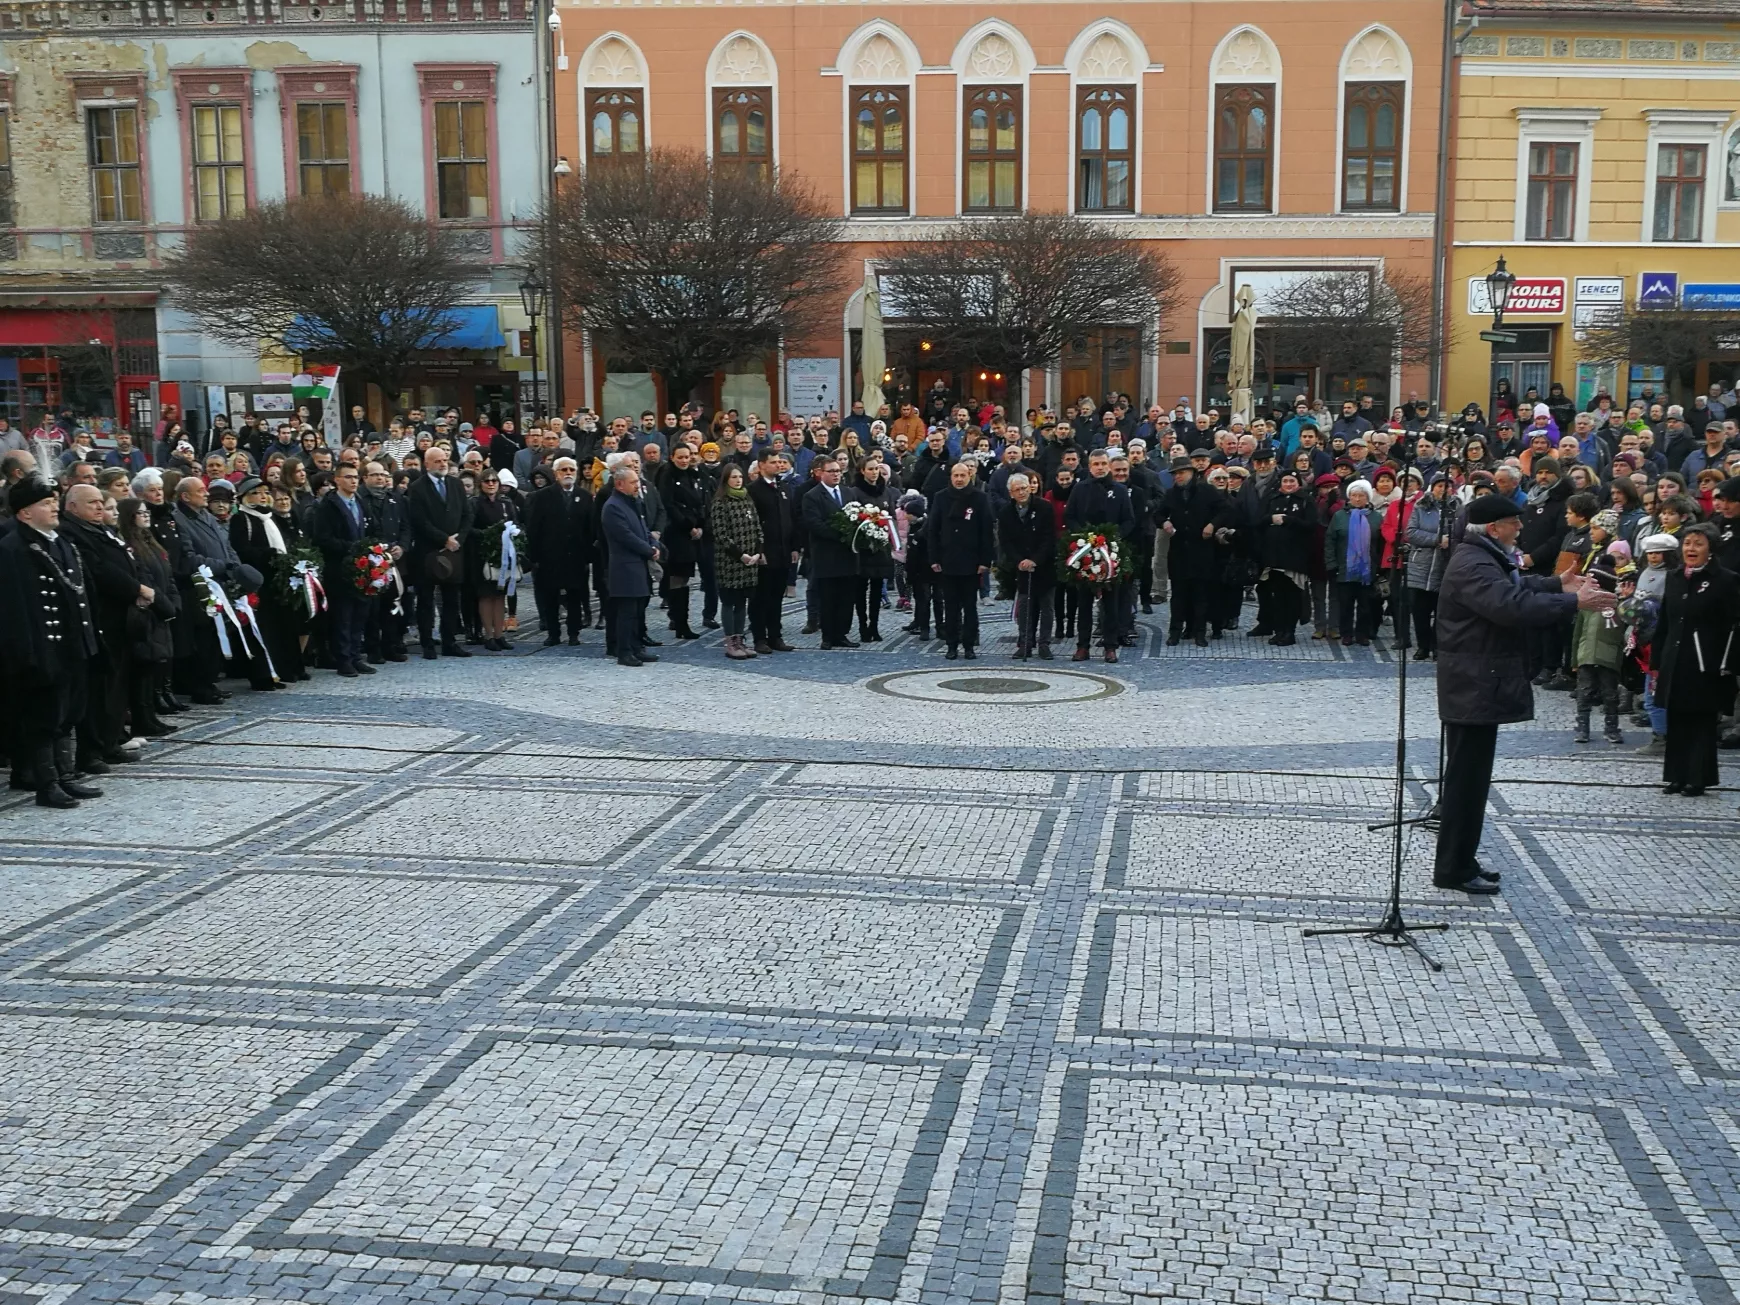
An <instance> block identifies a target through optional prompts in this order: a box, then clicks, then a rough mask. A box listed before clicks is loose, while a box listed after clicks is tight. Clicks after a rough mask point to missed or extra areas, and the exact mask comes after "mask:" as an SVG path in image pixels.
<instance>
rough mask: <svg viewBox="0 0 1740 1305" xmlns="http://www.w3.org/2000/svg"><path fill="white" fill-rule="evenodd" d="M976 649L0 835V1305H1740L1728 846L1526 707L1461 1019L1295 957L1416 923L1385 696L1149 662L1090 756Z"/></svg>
mask: <svg viewBox="0 0 1740 1305" xmlns="http://www.w3.org/2000/svg"><path fill="white" fill-rule="evenodd" d="M1161 610H1162V613H1163V611H1164V609H1161ZM985 612H986V619H985V629H986V642H985V652H986V655H985V656H984V657H982V658H981V660H980V661H979V662H978V663H976V664H975V665H974V666H973V667H971V668H969V669H967V670H959V671H957V670H956V669H955V667H954V665H953V664H947V665H946V666H945V664H944V663H943V662H942V661H941V660H940V656H939V654H940V649H939V648H938V646H937V645H934V644H930V645H919V644H916V643H914V642H913V641H912V640H911V639H909V638H907V637H905V636H901V637H897V638H895V639H891V640H889V641H888V642H887V643H885V644H883V645H880V646H876V647H874V648H869V649H866V650H864V651H862V652H858V653H825V654H824V653H820V652H817V651H814V650H813V646H814V640H813V639H801V638H800V639H796V640H795V641H796V642H798V643H799V644H800V645H802V646H803V649H804V651H801V652H800V653H798V654H795V655H793V656H789V657H779V658H761V659H758V660H756V661H754V662H748V663H741V664H739V663H730V662H727V661H725V660H724V659H723V658H722V656H721V654H720V650H719V638H718V635H717V634H716V633H714V634H711V635H709V637H708V638H707V639H705V640H703V641H702V642H701V643H700V644H698V645H692V646H689V647H683V648H667V649H665V650H664V651H665V652H666V653H667V654H668V655H667V657H666V659H665V661H664V662H663V663H661V664H660V665H659V666H657V667H649V668H647V669H645V670H642V671H639V672H627V671H622V670H620V669H619V668H617V667H615V666H614V665H613V664H608V663H605V662H604V661H602V660H601V659H600V658H599V657H598V655H597V636H596V633H595V632H588V635H587V640H586V642H587V645H588V646H586V647H583V648H581V649H578V650H575V649H569V648H565V647H564V648H559V649H554V650H548V651H546V650H542V649H540V648H538V646H537V645H538V641H539V636H538V634H537V632H536V630H535V628H534V627H533V625H532V623H531V622H529V621H528V623H527V627H528V628H527V630H526V631H525V632H524V633H522V635H521V637H520V641H519V642H518V644H517V645H516V649H515V652H514V654H513V655H511V656H500V657H494V658H488V659H485V658H474V659H472V660H470V661H467V662H463V663H455V662H450V661H446V660H443V661H441V662H438V663H435V664H433V665H428V666H425V665H422V664H418V666H417V667H416V668H415V670H414V673H407V669H406V668H397V667H388V668H385V670H386V673H384V674H382V675H380V676H377V677H375V678H374V679H372V680H369V681H362V682H358V681H339V680H336V679H334V678H333V677H331V676H330V675H326V674H322V675H319V676H317V678H316V680H315V681H314V683H313V684H311V685H307V686H303V687H300V688H298V689H297V690H296V691H294V692H291V693H285V694H278V695H271V696H269V697H265V698H260V697H253V696H249V695H246V694H243V695H240V696H238V698H237V699H236V700H235V701H234V702H232V703H231V704H228V706H226V707H224V708H217V709H210V710H205V711H202V712H199V713H196V714H195V715H193V716H190V717H186V718H184V719H185V720H187V721H188V722H189V728H188V729H187V730H185V731H184V732H183V733H182V734H179V735H177V736H175V738H174V739H173V740H172V741H170V742H169V743H168V744H166V745H160V746H154V747H152V748H151V749H150V751H149V753H148V756H147V759H146V761H144V762H143V763H142V764H139V765H137V766H133V767H130V768H128V769H127V770H126V771H125V772H123V773H121V774H118V775H115V776H112V777H110V778H109V779H108V780H107V781H106V782H107V783H108V785H109V787H110V790H111V795H110V796H109V797H107V798H105V799H103V801H102V802H100V803H98V804H95V805H92V806H89V807H87V808H85V809H84V810H81V811H79V812H74V813H69V814H66V815H62V814H50V813H43V812H39V811H38V810H37V809H36V808H34V807H33V806H27V805H25V804H23V803H21V802H19V801H18V800H17V799H16V798H15V797H9V798H7V799H6V800H5V801H3V802H0V1006H3V1007H4V1011H3V1013H0V1305H18V1303H19V1302H35V1303H38V1305H43V1303H46V1305H63V1303H67V1302H71V1303H74V1305H87V1303H88V1305H96V1303H98V1302H122V1301H125V1302H147V1303H149V1305H215V1303H217V1302H223V1303H225V1305H266V1303H267V1302H297V1303H299V1305H329V1303H331V1305H337V1303H339V1302H345V1303H347V1305H348V1303H350V1302H381V1303H383V1305H387V1303H392V1305H397V1303H399V1302H429V1303H430V1305H517V1303H518V1302H526V1301H533V1300H567V1301H598V1302H642V1303H645V1305H667V1303H668V1305H676V1303H677V1302H698V1301H703V1300H705V1301H718V1300H734V1301H735V1300H741V1301H757V1302H792V1303H794V1305H795V1303H798V1302H804V1303H809V1302H814V1303H816V1305H822V1303H834V1302H838V1303H840V1305H844V1303H845V1302H862V1301H901V1302H911V1303H914V1305H918V1303H923V1305H957V1303H964V1302H993V1301H997V1302H1011V1303H1012V1302H1026V1301H1032V1302H1057V1303H1058V1305H1063V1303H1064V1302H1070V1303H1085V1302H1107V1303H1112V1305H1125V1303H1129V1305H1134V1303H1136V1302H1151V1301H1157V1300H1197V1301H1209V1302H1226V1303H1228V1305H1234V1303H1238V1302H1262V1303H1264V1305H1267V1303H1270V1302H1273V1303H1275V1305H1282V1303H1286V1305H1292V1303H1293V1302H1302V1301H1313V1302H1315V1301H1341V1300H1345V1301H1355V1302H1367V1301H1369V1302H1415V1301H1455V1302H1494V1303H1496V1305H1508V1303H1510V1302H1517V1303H1518V1305H1546V1303H1548V1302H1595V1301H1608V1302H1615V1303H1616V1305H1734V1302H1735V1301H1736V1300H1737V1299H1740V1249H1737V1248H1740V1038H1737V1037H1736V1034H1735V1032H1734V1030H1735V1029H1737V1028H1740V981H1737V980H1736V977H1735V976H1736V975H1737V974H1740V964H1737V963H1740V821H1737V820H1736V818H1735V813H1734V808H1733V800H1734V795H1733V792H1732V791H1731V790H1730V791H1725V792H1724V793H1722V794H1721V795H1719V796H1714V797H1710V798H1707V799H1704V800H1702V801H1698V802H1689V801H1683V800H1671V799H1663V798H1661V797H1660V796H1659V795H1658V794H1656V793H1655V792H1654V791H1653V789H1652V788H1651V787H1650V785H1651V781H1652V780H1653V779H1654V774H1655V772H1654V768H1653V767H1652V766H1651V765H1650V764H1649V762H1648V761H1646V760H1642V759H1638V758H1636V757H1635V756H1633V755H1632V754H1631V753H1630V752H1629V750H1623V749H1613V748H1609V747H1607V746H1606V745H1604V744H1600V745H1590V746H1587V747H1581V748H1576V747H1573V746H1572V745H1571V744H1570V743H1569V723H1570V705H1569V702H1568V700H1567V699H1566V698H1565V697H1564V696H1563V695H1555V696H1554V697H1553V698H1551V699H1543V700H1542V702H1541V711H1540V717H1541V718H1540V720H1539V721H1537V722H1535V723H1534V724H1533V725H1529V726H1519V727H1513V728H1509V729H1507V730H1506V731H1505V732H1504V735H1503V737H1502V741H1501V755H1500V760H1499V766H1498V774H1499V777H1500V782H1499V784H1498V786H1497V788H1496V789H1495V792H1494V798H1493V805H1492V811H1491V819H1490V824H1489V830H1488V836H1487V841H1486V845H1485V857H1486V859H1487V861H1488V863H1489V864H1491V865H1493V866H1496V867H1498V868H1500V869H1502V870H1503V872H1504V875H1505V892H1504V894H1503V896H1502V897H1499V898H1496V899H1487V900H1483V901H1478V902H1470V901H1466V900H1464V899H1462V898H1460V897H1453V896H1452V895H1450V894H1444V893H1440V892H1438V891H1436V890H1434V889H1433V888H1432V887H1431V886H1430V882H1429V875H1428V870H1427V865H1428V859H1429V851H1430V848H1429V843H1428V841H1427V838H1426V836H1425V835H1423V834H1420V833H1418V832H1416V833H1413V834H1412V835H1410V838H1409V842H1408V846H1407V855H1406V857H1405V862H1404V871H1405V885H1404V887H1405V899H1406V901H1407V904H1408V906H1407V909H1408V911H1409V914H1410V916H1411V917H1413V918H1416V919H1418V920H1420V921H1422V922H1426V921H1436V922H1448V923H1450V924H1452V926H1453V927H1452V929H1451V930H1450V931H1449V932H1448V933H1444V934H1430V935H1425V936H1424V940H1425V945H1426V946H1427V947H1428V948H1429V949H1430V950H1431V951H1432V952H1433V954H1434V955H1436V956H1437V957H1439V958H1440V959H1441V960H1442V961H1443V962H1444V964H1445V970H1444V972H1443V973H1442V974H1436V975H1435V974H1433V973H1431V972H1430V971H1428V970H1427V969H1426V968H1425V967H1424V966H1422V965H1420V964H1419V963H1418V961H1416V960H1415V959H1414V958H1413V957H1412V956H1411V955H1409V954H1407V953H1405V952H1400V951H1392V950H1388V949H1383V948H1379V947H1377V946H1374V945H1372V944H1371V943H1369V942H1366V941H1363V940H1359V939H1345V938H1313V939H1306V938H1304V937H1303V936H1302V934H1301V930H1302V929H1303V928H1305V927H1308V926H1311V925H1314V924H1321V925H1337V924H1358V923H1362V922H1368V921H1372V920H1374V919H1375V918H1376V916H1377V914H1378V911H1379V909H1380V906H1381V900H1382V898H1383V896H1384V893H1385V891H1386V888H1387V875H1388V870H1389V855H1388V842H1387V839H1386V837H1385V836H1384V835H1381V834H1375V835H1374V834H1371V833H1369V832H1368V831H1367V830H1366V825H1368V824H1370V823H1375V822H1377V821H1379V820H1382V819H1384V818H1385V817H1386V815H1387V813H1388V812H1389V811H1390V809H1391V807H1392V804H1393V802H1394V790H1393V787H1392V785H1391V783H1390V782H1389V779H1388V776H1389V773H1390V772H1389V769H1388V768H1389V765H1390V762H1391V758H1392V755H1393V743H1392V741H1391V739H1390V737H1389V729H1390V726H1389V722H1390V720H1391V719H1392V703H1393V700H1394V699H1393V692H1394V687H1393V686H1394V674H1395V663H1394V661H1393V659H1392V658H1391V655H1390V654H1389V653H1388V652H1386V651H1385V650H1383V649H1382V648H1378V649H1376V650H1367V649H1359V650H1344V649H1341V648H1339V647H1334V648H1330V647H1325V646H1323V645H1322V644H1308V645H1300V646H1298V647H1296V648H1291V649H1284V650H1272V649H1269V648H1267V646H1266V645H1262V644H1256V643H1253V642H1252V641H1250V640H1248V639H1245V638H1243V637H1239V636H1234V637H1231V638H1229V639H1226V640H1222V641H1220V642H1218V643H1216V644H1214V645H1213V646H1212V647H1210V648H1209V649H1194V648H1182V647H1181V648H1178V649H1165V648H1164V647H1162V646H1161V645H1160V643H1159V641H1158V640H1156V639H1154V638H1153V637H1152V634H1153V630H1152V628H1151V627H1150V626H1148V624H1147V623H1145V624H1144V641H1143V645H1142V647H1141V648H1139V649H1137V650H1132V651H1131V652H1130V653H1129V654H1127V655H1126V656H1125V657H1124V659H1123V660H1122V661H1120V663H1119V664H1118V665H1117V666H1115V667H1108V666H1104V665H1103V664H1101V663H1098V662H1095V663H1093V664H1091V665H1090V666H1087V667H1081V668H1079V669H1080V670H1085V671H1089V672H1091V673H1092V674H1094V675H1109V677H1110V678H1109V684H1110V686H1111V687H1115V688H1116V689H1117V692H1116V693H1111V692H1107V693H1105V694H1104V695H1103V696H1095V697H1081V696H1079V695H1080V693H1081V692H1082V691H1083V688H1082V686H1081V685H1079V684H1076V683H1073V682H1070V683H1065V682H1063V681H1062V680H1058V679H1055V678H1053V677H1052V675H1051V674H1047V673H1046V672H1044V671H1040V670H1035V669H1033V664H1032V663H1027V664H1025V665H1021V666H1018V667H1017V666H1012V665H1011V664H1010V663H1009V661H1008V660H1007V656H1006V654H1007V650H1008V645H1009V629H1008V622H1007V619H1006V617H1005V616H1004V615H1003V614H1002V612H1001V611H1000V610H999V609H995V608H987V609H985ZM1155 619H1156V622H1158V621H1160V620H1163V619H1164V618H1163V615H1162V616H1161V617H1158V618H1155ZM797 624H799V621H798V620H796V619H793V620H791V621H790V622H789V626H790V628H792V629H795V627H796V625H797ZM1052 669H1053V670H1056V669H1061V668H1052ZM1072 669H1077V668H1072ZM907 672H912V673H913V674H906V673H907ZM895 675H900V676H902V678H901V679H899V680H898V681H886V682H884V677H889V676H895ZM1000 675H1013V676H1014V677H1015V678H1019V679H1021V680H1023V681H1025V682H1026V683H1025V684H1024V685H1016V686H1014V689H1015V691H1013V692H1010V693H1008V694H998V693H995V692H989V691H988V689H990V688H994V687H995V683H994V681H996V679H997V678H998V677H999V676H1000ZM968 679H971V680H973V681H974V687H972V688H971V690H970V691H969V690H962V689H959V688H951V687H948V686H949V685H950V684H951V683H952V682H954V681H962V680H968ZM981 681H991V682H992V683H981ZM1089 683H1090V685H1091V683H1092V682H1089ZM1411 683H1412V692H1411V694H1410V705H1409V711H1410V721H1411V724H1412V727H1413V728H1412V729H1411V731H1410V733H1411V734H1412V735H1413V736H1414V744H1413V748H1412V752H1411V760H1412V762H1413V766H1412V775H1411V777H1410V783H1409V784H1408V786H1407V788H1406V790H1405V806H1406V810H1407V812H1408V813H1409V814H1413V813H1415V812H1417V810H1418V809H1419V807H1420V805H1421V804H1422V803H1423V802H1425V801H1427V800H1429V788H1428V787H1427V785H1426V784H1425V783H1424V782H1422V781H1426V780H1429V779H1430V777H1431V776H1432V774H1433V768H1434V766H1435V764H1436V722H1435V720H1434V717H1433V714H1432V698H1431V692H1430V683H1429V672H1428V673H1427V674H1425V675H1421V674H1419V673H1418V671H1417V668H1416V669H1415V670H1414V673H1413V679H1412V682H1411ZM890 684H892V685H893V688H894V689H897V690H898V692H894V691H891V690H890V688H889V687H888V685H890ZM1035 685H1037V686H1039V687H1034V686H1035ZM926 693H929V694H933V695H937V696H938V697H939V698H940V700H937V701H930V700H924V699H923V698H922V697H919V696H914V695H922V694H926ZM232 708H234V709H235V710H232ZM244 713H245V714H244ZM1543 780H1544V781H1547V782H1544V783H1543V782H1539V781H1543Z"/></svg>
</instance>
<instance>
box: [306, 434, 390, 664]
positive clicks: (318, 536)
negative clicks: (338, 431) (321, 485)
mask: <svg viewBox="0 0 1740 1305" xmlns="http://www.w3.org/2000/svg"><path fill="white" fill-rule="evenodd" d="M332 485H333V490H332V493H330V494H328V495H326V496H325V497H323V498H321V499H320V500H319V501H318V502H316V503H315V505H314V514H313V516H312V517H311V518H310V520H309V524H308V533H309V534H310V535H312V536H313V538H314V546H315V547H316V548H318V549H319V550H320V556H321V560H322V562H323V563H324V567H323V569H324V571H325V574H327V575H331V576H337V577H339V579H338V582H337V583H336V584H331V585H328V586H327V587H326V602H327V612H328V618H327V619H328V627H327V634H328V637H329V638H330V640H331V643H332V665H333V667H334V669H336V670H337V671H338V673H339V674H340V675H342V676H344V677H345V678H346V679H350V680H354V679H355V678H356V677H357V676H359V675H373V674H374V673H375V668H374V667H372V666H370V665H369V664H368V662H367V661H366V660H365V659H364V657H363V631H364V629H365V628H366V627H367V625H368V618H369V606H370V603H371V601H372V600H371V599H370V598H369V597H368V596H367V595H365V594H364V593H362V592H361V591H360V590H359V589H358V588H357V587H356V585H355V584H354V583H352V581H351V571H350V566H349V560H350V555H351V551H352V550H353V549H354V548H355V547H356V546H357V544H358V542H359V541H361V540H362V539H364V538H365V537H366V536H367V535H368V517H367V515H366V513H365V512H364V510H363V503H362V499H361V498H359V497H358V496H357V473H356V467H355V466H354V465H352V464H351V463H345V464H343V465H342V466H340V467H339V468H338V470H337V471H335V472H333V473H332Z"/></svg>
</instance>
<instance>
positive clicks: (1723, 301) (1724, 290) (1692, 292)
mask: <svg viewBox="0 0 1740 1305" xmlns="http://www.w3.org/2000/svg"><path fill="white" fill-rule="evenodd" d="M1680 304H1681V306H1682V307H1685V308H1722V309H1737V308H1740V282H1735V281H1688V282H1686V284H1685V285H1684V286H1683V287H1681V289H1680Z"/></svg>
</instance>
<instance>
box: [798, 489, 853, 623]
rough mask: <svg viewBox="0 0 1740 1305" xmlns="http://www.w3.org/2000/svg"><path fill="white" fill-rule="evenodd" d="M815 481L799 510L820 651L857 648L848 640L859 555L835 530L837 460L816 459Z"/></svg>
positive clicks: (839, 502)
mask: <svg viewBox="0 0 1740 1305" xmlns="http://www.w3.org/2000/svg"><path fill="white" fill-rule="evenodd" d="M812 465H816V466H820V467H821V470H820V471H819V472H818V473H817V476H818V480H817V483H816V484H815V485H813V486H810V487H809V489H808V492H807V493H805V494H804V496H803V498H802V500H800V502H801V506H800V508H799V509H798V510H799V513H800V515H801V516H802V519H803V524H804V531H805V534H806V535H807V537H808V541H809V550H810V583H811V584H812V585H815V586H816V590H817V594H818V606H817V611H816V615H817V616H818V617H819V618H820V623H821V627H822V648H823V650H824V651H826V650H827V649H831V648H856V647H857V646H858V641H857V640H856V639H853V638H852V637H851V628H852V600H853V598H854V596H855V595H856V593H857V586H858V555H857V554H856V553H854V552H853V551H852V550H851V548H850V547H849V546H848V545H847V544H846V541H845V540H843V539H842V538H841V537H840V535H839V534H838V532H836V531H835V529H834V513H836V512H838V511H840V510H841V509H843V508H844V507H845V506H846V491H845V489H844V488H842V487H841V485H840V475H841V465H840V462H839V461H838V460H837V459H834V458H827V459H823V458H820V457H818V458H817V459H816V461H815V463H814V464H812Z"/></svg>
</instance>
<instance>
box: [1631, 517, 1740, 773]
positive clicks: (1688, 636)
mask: <svg viewBox="0 0 1740 1305" xmlns="http://www.w3.org/2000/svg"><path fill="white" fill-rule="evenodd" d="M1715 533H1716V531H1715V528H1714V527H1713V526H1709V525H1695V526H1687V527H1686V528H1685V530H1684V531H1683V532H1681V536H1680V556H1681V557H1682V559H1683V560H1684V562H1685V566H1684V567H1683V568H1675V569H1674V570H1672V571H1670V572H1668V579H1667V590H1666V592H1665V593H1664V594H1663V596H1662V604H1661V619H1660V621H1659V622H1658V623H1657V625H1656V629H1655V640H1654V642H1653V643H1652V644H1651V646H1650V656H1649V662H1650V665H1651V666H1652V667H1654V668H1655V677H1656V678H1655V702H1656V705H1657V706H1660V707H1665V708H1667V753H1666V755H1665V756H1664V757H1663V758H1662V773H1661V777H1662V782H1663V785H1664V788H1665V791H1666V792H1669V793H1683V794H1684V795H1685V796H1686V797H1701V796H1703V793H1704V790H1705V789H1706V788H1709V787H1710V786H1711V785H1713V784H1717V783H1719V782H1720V780H1719V778H1718V776H1717V753H1716V743H1717V731H1718V727H1719V723H1720V718H1721V715H1722V713H1723V712H1724V711H1726V710H1728V708H1729V707H1731V706H1732V705H1733V703H1734V676H1735V672H1736V670H1740V650H1737V649H1736V648H1735V642H1736V635H1735V624H1736V622H1737V621H1740V579H1736V578H1735V576H1734V574H1733V572H1731V571H1728V570H1727V569H1725V568H1724V567H1722V566H1721V565H1719V564H1718V563H1716V562H1715V561H1714V560H1713V559H1712V557H1711V552H1712V549H1713V547H1714V543H1715Z"/></svg>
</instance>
